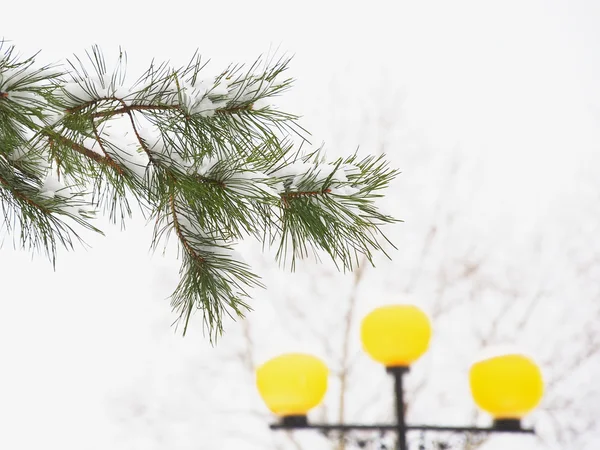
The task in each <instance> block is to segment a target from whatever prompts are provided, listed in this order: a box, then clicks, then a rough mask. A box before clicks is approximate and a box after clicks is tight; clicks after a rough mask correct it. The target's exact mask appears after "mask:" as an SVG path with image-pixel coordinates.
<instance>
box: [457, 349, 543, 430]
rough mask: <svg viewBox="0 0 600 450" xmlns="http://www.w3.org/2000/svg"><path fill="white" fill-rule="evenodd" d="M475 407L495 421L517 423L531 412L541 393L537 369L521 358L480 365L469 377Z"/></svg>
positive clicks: (509, 357)
mask: <svg viewBox="0 0 600 450" xmlns="http://www.w3.org/2000/svg"><path fill="white" fill-rule="evenodd" d="M469 378H470V384H471V392H472V394H473V399H474V400H475V403H477V405H478V406H479V407H480V408H481V409H483V410H484V411H487V412H489V413H490V414H491V415H492V416H493V417H494V418H496V419H520V418H522V417H523V416H524V415H526V414H527V413H528V412H530V411H531V410H533V409H534V408H535V407H536V406H537V404H538V403H539V402H540V400H541V398H542V395H543V393H544V383H543V380H542V373H541V371H540V369H539V367H538V366H537V365H536V364H535V363H534V362H533V361H532V360H531V359H529V358H527V357H526V356H523V355H518V354H512V355H503V356H496V357H493V358H489V359H485V360H483V361H479V362H477V363H475V364H473V366H472V367H471V371H470V374H469Z"/></svg>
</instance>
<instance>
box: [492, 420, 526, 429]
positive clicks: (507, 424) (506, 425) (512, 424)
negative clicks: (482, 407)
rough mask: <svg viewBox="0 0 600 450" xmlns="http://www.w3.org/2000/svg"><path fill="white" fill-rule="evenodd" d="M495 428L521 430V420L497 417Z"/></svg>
mask: <svg viewBox="0 0 600 450" xmlns="http://www.w3.org/2000/svg"><path fill="white" fill-rule="evenodd" d="M493 428H494V430H498V431H520V430H521V421H520V420H519V419H496V420H494V425H493Z"/></svg>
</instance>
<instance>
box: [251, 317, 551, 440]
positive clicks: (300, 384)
mask: <svg viewBox="0 0 600 450" xmlns="http://www.w3.org/2000/svg"><path fill="white" fill-rule="evenodd" d="M430 336H431V326H430V324H429V319H428V318H427V316H426V315H425V314H424V313H423V312H422V311H420V310H419V309H417V308H416V307H414V306H406V305H395V306H388V307H383V308H378V309H376V310H375V311H373V312H371V313H370V314H369V315H367V317H365V319H364V320H363V323H362V327H361V337H362V341H363V346H364V348H365V350H366V352H367V353H368V354H369V355H370V356H371V357H372V358H373V359H375V360H376V361H379V362H381V363H383V364H384V365H385V366H386V369H387V372H388V373H389V374H390V375H391V376H392V377H393V379H394V394H395V422H394V423H376V424H357V423H344V424H341V423H340V424H321V423H311V422H309V421H308V418H307V416H306V413H307V412H308V410H309V409H311V408H313V407H314V406H316V405H317V404H319V403H320V401H321V400H322V398H323V396H324V394H325V391H326V389H327V373H328V370H327V367H326V366H325V364H324V363H323V362H322V361H320V360H319V359H317V358H315V357H313V356H310V355H305V354H293V353H292V354H285V355H281V356H279V357H277V358H274V359H272V360H270V361H268V362H267V363H265V364H264V365H263V366H261V367H260V368H259V369H258V371H257V386H258V389H259V391H260V393H261V396H262V397H263V400H264V401H265V403H266V404H267V406H268V407H269V408H270V409H271V411H273V412H274V413H275V414H277V415H279V416H280V417H281V420H280V421H279V423H276V424H272V425H270V427H271V429H273V430H294V429H298V430H301V429H302V430H310V429H312V430H318V431H321V432H325V433H327V432H330V431H341V432H347V431H380V432H382V433H386V432H392V433H395V434H396V449H397V450H408V444H407V439H406V437H407V433H409V432H412V431H421V432H451V433H530V434H531V433H534V430H533V429H525V428H522V427H521V420H520V419H521V417H522V416H523V415H525V414H526V413H527V412H529V411H531V410H532V409H533V408H534V407H535V406H536V405H537V403H538V402H539V400H540V399H541V396H542V393H543V384H542V378H541V373H540V371H539V369H538V367H537V366H536V365H535V364H534V363H533V362H532V361H531V360H530V359H529V358H527V357H525V356H523V355H520V354H509V355H502V356H496V357H492V358H488V359H485V360H483V361H480V362H478V363H476V364H474V365H473V366H472V367H471V371H470V384H471V391H472V393H473V397H474V400H475V402H476V403H477V404H478V405H479V406H480V407H481V408H482V409H484V410H486V411H488V412H489V413H491V414H492V416H493V417H494V422H493V424H492V426H491V427H468V426H465V427H455V426H443V425H424V424H416V425H413V424H407V423H406V418H405V402H404V387H403V380H404V376H405V375H406V374H407V373H408V371H409V367H410V363H412V362H414V361H415V360H416V359H417V358H419V357H420V356H421V355H422V354H423V353H424V352H425V351H426V350H427V347H428V345H429V339H430Z"/></svg>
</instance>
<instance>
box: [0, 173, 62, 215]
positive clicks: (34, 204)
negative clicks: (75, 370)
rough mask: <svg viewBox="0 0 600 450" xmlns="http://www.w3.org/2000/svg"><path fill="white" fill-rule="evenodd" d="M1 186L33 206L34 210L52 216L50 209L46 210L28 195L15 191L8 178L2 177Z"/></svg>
mask: <svg viewBox="0 0 600 450" xmlns="http://www.w3.org/2000/svg"><path fill="white" fill-rule="evenodd" d="M0 184H2V185H3V186H4V187H5V188H6V189H8V190H9V191H11V192H12V193H13V195H14V196H15V197H17V198H18V199H20V200H22V201H24V202H25V203H27V204H28V205H30V206H33V207H34V208H37V209H39V210H40V211H43V212H44V213H45V214H47V215H51V214H52V211H50V210H49V209H48V208H46V207H45V206H43V205H40V204H39V203H37V202H36V201H34V200H32V199H30V198H29V197H28V196H27V195H25V194H23V193H22V192H20V191H19V190H18V189H15V188H14V187H13V186H12V185H11V184H10V183H9V182H8V180H7V179H6V178H4V177H2V176H0Z"/></svg>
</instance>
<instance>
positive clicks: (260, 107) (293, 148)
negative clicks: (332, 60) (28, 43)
mask: <svg viewBox="0 0 600 450" xmlns="http://www.w3.org/2000/svg"><path fill="white" fill-rule="evenodd" d="M288 63H289V60H287V59H284V58H282V59H279V60H276V61H274V60H266V61H263V60H258V61H257V62H256V63H254V64H253V65H252V66H251V67H249V68H244V67H243V66H230V67H228V68H227V69H226V70H224V71H223V72H222V73H221V74H219V75H218V76H213V77H209V76H205V75H204V68H205V66H206V64H205V63H203V62H202V60H201V58H200V57H199V56H198V55H194V57H193V58H192V60H191V61H190V63H189V64H187V65H186V66H184V67H180V68H173V67H171V66H170V65H168V64H166V63H165V64H159V65H156V64H152V65H151V66H150V68H149V69H148V70H147V71H146V72H145V73H144V74H142V76H141V77H139V78H138V79H137V80H136V81H135V82H130V81H129V79H128V76H127V73H126V55H125V54H124V53H123V52H120V54H119V57H118V58H117V62H116V65H115V68H114V70H109V69H108V66H107V63H106V61H105V59H104V57H103V55H102V53H101V52H100V50H99V49H98V48H96V47H94V48H92V49H91V51H89V52H88V53H87V55H86V58H84V59H80V58H78V57H75V58H74V59H73V60H70V61H67V64H65V65H63V66H60V67H59V68H60V69H61V70H57V68H56V67H49V66H48V67H42V68H39V69H36V68H35V59H34V58H28V59H24V60H20V59H19V58H18V57H17V56H15V52H14V48H12V47H9V48H8V49H5V50H4V55H3V56H0V186H1V189H0V196H1V197H0V198H1V200H2V203H1V204H2V207H3V209H4V212H5V213H4V218H5V221H4V223H5V225H6V227H7V228H8V231H9V232H10V233H13V232H14V231H15V229H16V230H20V240H21V244H22V245H23V246H25V247H30V248H38V249H44V250H46V251H47V252H48V253H49V254H50V255H51V256H52V258H53V259H54V255H55V251H56V242H61V243H63V244H66V245H71V238H72V237H76V236H77V234H76V230H77V229H76V227H75V225H78V226H83V227H86V228H88V229H93V230H96V229H95V228H94V227H93V226H92V225H91V224H90V219H91V217H92V215H93V213H94V211H95V210H103V211H106V212H108V214H109V217H110V218H111V219H112V220H116V219H117V218H118V217H120V219H121V221H125V220H126V219H127V218H128V217H129V216H130V214H131V208H130V202H132V201H134V203H135V204H136V205H138V206H139V207H140V208H142V210H144V212H145V213H147V214H148V216H150V217H151V218H153V219H154V220H155V232H154V238H153V242H152V245H153V247H157V246H159V245H165V244H166V241H167V238H168V236H169V235H174V236H176V238H177V240H178V241H179V244H180V249H181V255H182V256H181V260H182V269H181V280H180V283H179V285H178V286H177V288H176V289H175V292H174V293H173V296H172V299H171V300H172V306H173V308H174V310H175V311H176V312H177V315H178V318H179V320H180V321H181V322H182V323H183V330H184V333H185V330H186V329H187V326H188V322H189V320H190V317H191V315H192V313H193V312H194V311H195V310H196V309H200V310H202V312H203V314H204V323H205V324H206V325H207V328H208V330H209V333H210V335H211V338H212V337H213V336H215V335H218V334H219V333H220V332H221V331H222V317H223V315H224V314H229V315H233V316H239V315H243V313H244V311H245V310H247V309H248V308H249V306H248V303H247V299H248V298H249V295H250V294H249V291H250V289H251V288H253V287H256V286H260V282H259V281H258V280H259V278H258V276H257V275H256V274H254V273H253V272H252V270H251V268H250V267H249V266H248V265H246V264H245V263H243V262H242V261H241V259H240V257H239V255H237V253H235V250H234V246H235V243H236V242H238V241H240V240H242V239H246V238H249V237H252V238H255V239H257V240H259V241H261V242H263V243H265V244H268V245H277V246H278V248H279V251H278V259H279V260H280V261H281V262H282V263H283V264H285V263H286V262H290V263H291V266H292V268H293V267H294V265H295V261H296V259H297V258H302V257H305V256H307V255H308V254H309V252H315V254H316V255H317V256H318V254H319V253H320V252H322V251H325V253H327V254H329V256H330V257H331V258H332V259H333V261H334V262H335V263H336V264H337V265H338V266H340V267H341V268H343V269H344V270H346V269H352V268H353V267H355V265H356V264H357V262H358V259H359V257H361V256H363V255H364V256H365V257H366V258H367V259H368V260H369V261H372V256H373V252H374V251H384V248H383V245H384V244H385V243H387V240H386V238H385V236H384V235H383V234H382V233H381V229H380V227H381V226H382V225H383V224H386V223H391V222H394V219H393V218H391V217H388V216H386V215H384V214H382V213H380V212H379V211H378V209H377V207H376V206H375V203H374V202H375V200H376V198H377V197H378V196H380V195H381V193H380V191H381V190H382V189H384V188H385V187H387V185H388V184H389V182H390V181H391V180H392V179H393V178H394V176H395V175H396V171H395V170H392V169H390V168H389V167H388V166H387V163H386V162H385V161H384V160H383V159H382V158H381V157H379V158H375V157H367V158H364V159H359V158H358V157H357V155H352V156H350V157H348V158H343V159H339V160H338V161H335V162H326V160H325V155H324V152H323V151H322V149H317V150H315V151H313V152H311V153H308V154H306V153H302V152H301V151H300V150H301V149H302V148H303V145H306V144H307V141H306V138H305V136H306V132H305V130H303V129H302V128H301V127H300V126H299V125H298V123H297V117H296V116H294V115H292V114H288V113H285V112H282V111H279V110H278V109H277V108H275V107H274V106H272V105H271V104H270V101H271V99H272V98H273V97H274V96H277V95H279V94H281V93H282V92H285V90H287V89H288V88H289V87H290V85H291V80H290V79H282V74H283V73H284V72H285V70H286V69H287V66H288ZM298 140H300V144H302V145H301V146H300V149H298V147H297V145H296V142H295V141H298ZM73 221H74V222H75V223H74V224H73ZM70 223H71V224H70ZM12 224H16V227H13V226H12ZM96 231H97V230H96Z"/></svg>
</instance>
